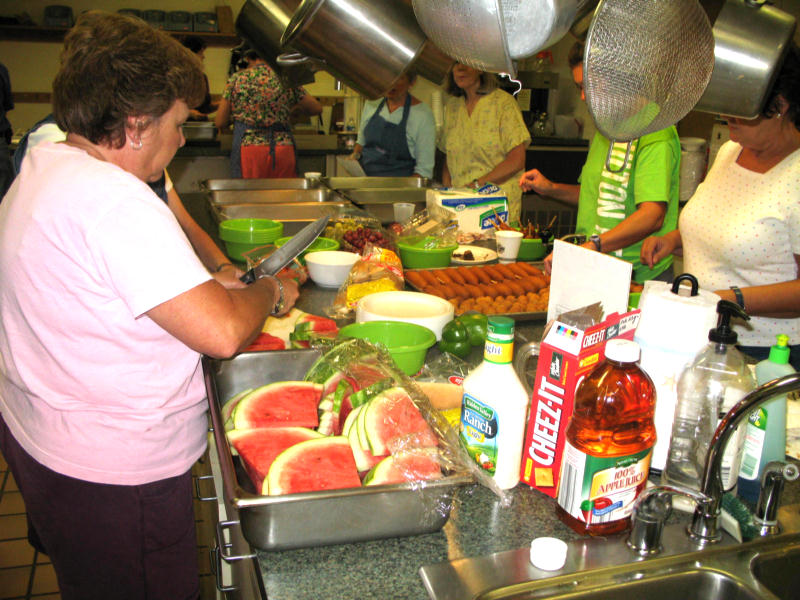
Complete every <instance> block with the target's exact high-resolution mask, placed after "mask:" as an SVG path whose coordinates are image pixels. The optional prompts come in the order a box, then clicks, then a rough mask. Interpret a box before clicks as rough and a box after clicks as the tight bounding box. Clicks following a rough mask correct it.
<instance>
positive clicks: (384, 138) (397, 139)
mask: <svg viewBox="0 0 800 600" xmlns="http://www.w3.org/2000/svg"><path fill="white" fill-rule="evenodd" d="M414 79H415V76H414V75H413V74H405V75H403V76H401V77H400V78H399V79H398V80H397V81H396V82H395V84H394V85H393V86H392V88H391V89H389V90H388V91H387V92H386V96H385V97H384V98H382V99H381V100H379V101H378V100H375V101H371V102H367V103H366V104H365V105H364V110H363V114H362V118H361V128H360V130H359V132H358V140H357V142H356V145H355V147H354V149H353V154H352V155H351V158H353V159H355V160H358V161H359V163H360V164H361V167H362V168H363V169H364V172H365V173H366V174H367V175H369V176H371V177H411V176H413V175H419V176H421V177H427V178H430V177H432V175H433V163H434V153H435V145H436V126H435V124H434V121H433V113H432V112H431V109H430V108H429V107H428V106H427V105H426V104H423V103H422V102H420V101H419V100H418V99H417V98H415V97H413V96H412V95H411V94H409V93H408V90H409V88H410V87H411V84H412V83H413V82H414Z"/></svg>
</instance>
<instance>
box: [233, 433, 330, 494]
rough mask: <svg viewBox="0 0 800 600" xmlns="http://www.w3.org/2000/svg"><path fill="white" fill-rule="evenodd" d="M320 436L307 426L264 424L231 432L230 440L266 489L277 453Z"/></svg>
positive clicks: (257, 483) (260, 486)
mask: <svg viewBox="0 0 800 600" xmlns="http://www.w3.org/2000/svg"><path fill="white" fill-rule="evenodd" d="M319 437H322V434H320V433H317V432H316V431H314V430H313V429H307V428H305V427H261V428H258V429H234V430H233V431H229V432H228V441H230V443H231V445H233V447H234V448H235V449H236V451H237V452H238V453H239V456H240V457H241V458H242V462H243V463H244V468H245V470H246V471H247V474H248V475H249V476H250V479H251V480H252V481H253V484H254V485H255V486H256V489H257V490H261V489H263V483H264V478H265V477H266V476H267V473H268V472H269V467H270V465H271V464H272V461H274V460H275V457H276V456H278V455H279V454H280V453H281V452H283V451H284V450H286V449H287V448H289V447H291V446H294V445H295V444H298V443H300V442H305V441H306V440H311V439H315V438H319ZM262 493H263V492H262Z"/></svg>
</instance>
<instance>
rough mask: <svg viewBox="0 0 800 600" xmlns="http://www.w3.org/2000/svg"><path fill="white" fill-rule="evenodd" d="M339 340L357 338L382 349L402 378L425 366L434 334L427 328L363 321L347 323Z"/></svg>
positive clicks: (389, 322) (341, 330)
mask: <svg viewBox="0 0 800 600" xmlns="http://www.w3.org/2000/svg"><path fill="white" fill-rule="evenodd" d="M338 337H339V338H340V339H351V338H358V339H362V340H368V341H370V342H372V343H373V344H375V345H376V346H377V345H381V346H384V347H385V348H386V349H387V350H388V351H389V354H390V355H391V357H392V358H393V359H394V362H395V363H397V366H398V367H400V369H401V370H402V371H403V372H404V373H405V374H406V375H415V374H417V373H418V372H419V370H420V369H421V368H422V365H423V364H425V356H426V354H427V353H428V348H430V347H431V346H433V345H434V344H435V343H436V334H435V333H433V331H431V330H430V329H428V328H427V327H423V326H422V325H417V324H416V323H405V322H403V321H366V322H364V323H351V324H350V325H345V326H344V327H342V328H341V329H340V330H339V334H338Z"/></svg>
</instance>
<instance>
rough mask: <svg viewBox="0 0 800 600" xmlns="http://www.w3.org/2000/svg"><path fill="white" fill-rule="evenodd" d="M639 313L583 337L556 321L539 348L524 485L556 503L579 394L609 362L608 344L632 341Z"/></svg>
mask: <svg viewBox="0 0 800 600" xmlns="http://www.w3.org/2000/svg"><path fill="white" fill-rule="evenodd" d="M639 318H640V311H639V310H638V309H637V310H634V311H631V312H629V313H625V314H619V313H613V314H611V315H609V316H608V317H607V318H606V319H605V321H603V322H602V323H599V324H597V325H593V326H592V327H589V328H588V329H586V330H585V331H582V330H581V329H579V328H577V327H574V326H570V325H565V324H564V323H561V322H559V321H554V322H553V323H552V325H551V326H550V328H549V329H548V330H547V331H546V332H545V335H544V338H543V339H542V343H541V346H540V348H539V361H538V363H537V367H536V381H535V384H534V389H533V395H532V399H531V410H530V415H529V418H528V427H527V430H526V432H525V444H524V446H523V452H522V464H521V466H520V479H521V480H522V481H523V482H525V483H527V484H528V485H530V486H531V487H533V488H535V489H537V490H539V491H540V492H542V493H543V494H547V495H548V496H550V497H553V498H555V497H556V494H557V492H558V479H559V474H560V472H561V458H562V453H563V451H564V441H565V432H566V429H567V423H568V422H569V418H570V416H571V415H572V407H573V401H574V399H575V389H576V388H577V387H578V383H579V382H580V381H581V380H582V379H583V377H584V376H585V375H586V374H587V373H589V371H591V370H592V369H594V367H596V366H597V365H598V364H600V362H602V361H603V359H604V358H605V347H606V341H607V340H610V339H611V338H623V339H626V340H633V334H634V332H635V331H636V326H637V325H638V324H639Z"/></svg>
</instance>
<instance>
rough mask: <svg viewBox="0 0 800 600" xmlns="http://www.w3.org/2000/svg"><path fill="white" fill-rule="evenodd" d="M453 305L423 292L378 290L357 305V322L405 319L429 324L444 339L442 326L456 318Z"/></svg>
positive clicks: (428, 326)
mask: <svg viewBox="0 0 800 600" xmlns="http://www.w3.org/2000/svg"><path fill="white" fill-rule="evenodd" d="M453 313H454V310H453V305H452V304H450V303H449V302H448V301H447V300H445V299H443V298H439V297H438V296H433V295H432V294H422V293H420V292H377V293H375V294H370V295H369V296H364V297H363V298H362V299H361V300H359V301H358V304H357V305H356V323H363V322H365V321H404V322H406V323H416V324H417V325H422V326H423V327H427V328H428V329H430V330H431V331H433V333H435V334H436V339H437V340H440V339H441V338H442V328H443V327H444V326H445V325H446V324H447V323H449V322H450V321H452V320H453Z"/></svg>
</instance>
